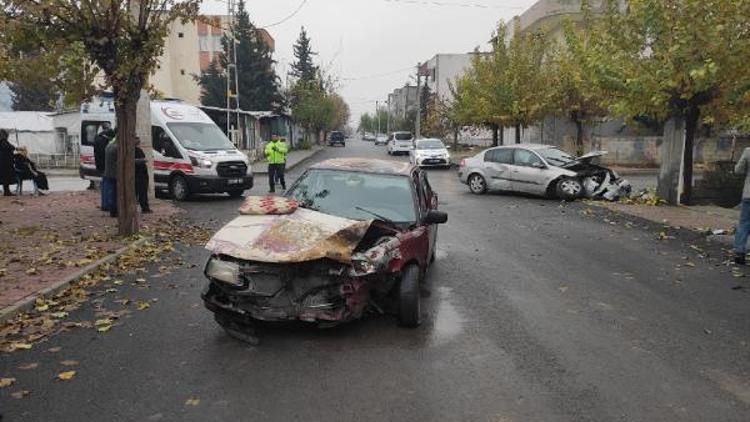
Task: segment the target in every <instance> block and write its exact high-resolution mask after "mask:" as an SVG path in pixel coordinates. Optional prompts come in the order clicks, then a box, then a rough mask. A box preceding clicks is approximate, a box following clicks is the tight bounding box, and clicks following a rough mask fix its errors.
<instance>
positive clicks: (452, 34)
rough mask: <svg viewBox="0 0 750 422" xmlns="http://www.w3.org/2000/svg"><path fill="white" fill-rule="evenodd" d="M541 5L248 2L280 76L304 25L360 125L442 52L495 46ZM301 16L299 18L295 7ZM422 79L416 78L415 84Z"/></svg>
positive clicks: (218, 8)
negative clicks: (508, 25)
mask: <svg viewBox="0 0 750 422" xmlns="http://www.w3.org/2000/svg"><path fill="white" fill-rule="evenodd" d="M535 2H536V0H435V1H432V0H246V5H247V6H246V7H247V9H248V11H249V12H250V19H251V20H252V21H253V23H255V24H256V25H257V26H259V27H265V26H267V25H272V24H274V23H278V22H280V21H283V22H282V23H278V24H277V25H274V26H271V27H269V28H267V29H268V31H269V32H270V33H271V35H272V36H273V37H274V38H275V40H276V53H275V55H274V57H275V59H276V60H277V61H278V62H279V69H278V70H279V76H280V77H281V78H282V80H284V78H285V74H286V68H287V67H288V64H289V63H290V62H291V61H292V60H293V57H294V56H293V53H292V51H293V50H292V45H293V44H294V41H295V40H296V39H297V37H298V36H299V31H300V27H302V26H304V27H305V29H306V30H307V33H308V35H309V36H310V38H311V39H312V46H313V49H314V50H315V51H317V52H318V56H317V59H318V62H319V64H321V65H322V67H323V68H325V69H328V70H329V71H330V72H333V73H334V74H335V75H337V76H338V78H339V80H340V81H341V82H340V83H341V87H340V89H339V92H340V93H341V94H342V95H343V96H344V98H345V99H346V101H347V102H348V103H349V106H350V107H351V109H352V124H353V125H354V126H356V124H357V123H358V121H359V115H360V114H361V113H363V112H366V111H369V110H374V108H375V100H380V101H384V100H385V99H386V98H387V95H388V93H389V92H391V91H393V90H394V89H395V88H398V87H400V86H403V85H404V84H405V83H406V82H407V81H409V80H410V76H411V75H414V73H415V72H416V70H415V68H416V65H417V63H418V62H423V61H426V60H428V59H430V58H431V57H432V56H434V55H435V54H437V53H466V52H470V51H472V50H473V49H474V48H475V47H477V46H479V47H480V48H482V49H486V48H487V41H488V40H489V39H490V37H491V35H492V32H493V30H494V29H495V26H496V25H497V22H498V21H499V20H501V19H503V20H509V19H510V18H512V17H513V16H515V15H518V14H520V13H522V12H523V11H524V10H526V8H528V7H529V6H531V5H532V4H534V3H535ZM298 9H299V11H298V12H297V13H296V14H294V12H295V10H298ZM202 11H203V13H206V14H226V12H227V6H226V3H224V2H223V1H220V0H204V5H203V8H202ZM411 80H412V81H415V79H413V77H412V79H411Z"/></svg>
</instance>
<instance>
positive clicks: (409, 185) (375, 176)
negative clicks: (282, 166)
mask: <svg viewBox="0 0 750 422" xmlns="http://www.w3.org/2000/svg"><path fill="white" fill-rule="evenodd" d="M256 199H257V198H256ZM252 200H253V199H252V198H249V199H248V201H252ZM283 200H286V201H287V203H286V204H282V206H279V205H278V201H279V199H278V198H277V199H272V198H265V199H263V200H261V205H262V206H261V208H259V210H255V211H254V212H248V214H252V215H241V216H239V217H237V218H236V219H235V220H233V221H232V222H230V223H229V224H227V225H226V226H225V227H224V228H222V229H221V230H220V231H219V232H217V233H216V235H215V236H214V237H213V238H212V239H211V241H210V242H209V243H208V245H207V246H206V247H207V248H208V249H210V250H211V251H212V256H211V258H210V259H209V261H208V262H207V264H206V269H205V274H206V276H207V277H208V279H209V280H210V283H209V286H208V288H207V290H206V291H205V292H204V294H203V299H204V302H205V304H206V307H207V308H208V309H209V310H211V311H213V312H214V314H215V317H216V321H217V322H218V323H219V324H220V325H222V326H223V327H224V328H225V329H226V330H227V332H228V333H229V334H231V335H233V336H235V337H239V338H241V339H243V340H246V341H251V342H252V341H255V340H257V338H256V337H255V334H254V329H255V327H256V323H257V322H259V321H267V322H280V321H304V322H309V323H315V324H317V325H319V326H331V325H336V324H340V323H342V322H347V321H351V320H354V319H357V318H360V317H362V316H363V315H364V314H365V312H367V311H368V310H374V311H376V312H379V313H382V312H383V310H384V309H393V310H394V311H395V313H396V314H397V316H398V319H399V321H400V323H401V324H402V325H404V326H409V327H416V326H418V325H419V324H420V322H421V295H420V285H421V284H422V282H423V280H424V277H425V274H426V272H427V268H428V266H429V265H430V263H431V262H432V261H433V260H434V258H435V243H436V240H437V225H438V224H441V223H445V222H446V221H447V218H448V216H447V214H445V213H443V212H441V211H438V209H437V208H438V198H437V194H436V193H435V192H433V190H432V188H431V187H430V184H429V181H428V180H427V174H426V173H425V172H424V171H422V170H420V169H419V168H417V167H415V166H413V165H411V164H409V163H402V162H392V161H382V160H371V159H367V160H365V159H334V160H328V161H324V162H322V163H319V164H316V165H314V166H312V167H311V168H310V169H308V170H307V171H306V172H305V173H304V174H303V175H302V176H300V178H299V179H298V180H297V181H296V182H295V183H294V184H293V185H292V186H291V187H290V189H289V190H288V192H287V195H286V198H285V199H283ZM262 201H266V202H265V203H264V202H262Z"/></svg>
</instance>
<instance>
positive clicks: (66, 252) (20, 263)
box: [0, 191, 182, 311]
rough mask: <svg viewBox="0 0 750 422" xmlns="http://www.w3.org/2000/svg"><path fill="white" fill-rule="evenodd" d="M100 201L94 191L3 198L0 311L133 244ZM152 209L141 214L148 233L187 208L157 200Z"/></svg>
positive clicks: (0, 209) (0, 199)
mask: <svg viewBox="0 0 750 422" xmlns="http://www.w3.org/2000/svg"><path fill="white" fill-rule="evenodd" d="M98 205H99V194H98V193H97V192H92V191H84V192H53V193H50V194H49V195H48V196H43V197H34V196H18V197H0V238H2V239H4V240H5V243H4V244H3V245H0V311H1V310H3V309H6V308H8V307H10V306H13V305H16V304H18V303H19V302H23V301H26V300H27V299H28V298H30V297H32V298H33V297H34V296H36V295H37V294H38V292H41V291H43V290H45V289H47V288H49V287H50V286H53V285H55V284H56V283H58V282H59V281H60V280H64V279H66V278H68V277H71V276H72V275H75V274H76V273H79V272H81V270H82V269H84V268H86V267H88V266H90V265H91V264H92V263H94V262H95V261H97V260H99V259H102V258H104V257H106V256H108V255H110V254H112V253H113V252H115V251H118V250H120V249H122V248H123V247H125V246H128V245H130V244H131V243H132V242H133V240H134V239H124V238H121V237H118V236H117V235H116V225H117V220H116V219H114V218H111V217H109V214H108V213H105V212H102V211H100V210H99V209H98ZM152 209H153V211H154V212H153V213H152V214H146V215H143V216H142V217H143V218H142V220H141V222H142V229H143V231H144V232H147V231H148V230H149V229H155V228H156V227H159V225H160V224H161V222H162V221H163V220H165V219H166V217H170V216H173V215H176V214H178V213H180V212H182V211H181V210H179V209H178V208H176V207H175V206H173V205H172V204H171V203H170V202H167V201H161V200H158V199H157V200H154V201H153V203H152Z"/></svg>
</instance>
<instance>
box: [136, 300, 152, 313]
mask: <svg viewBox="0 0 750 422" xmlns="http://www.w3.org/2000/svg"><path fill="white" fill-rule="evenodd" d="M136 307H137V308H138V310H139V311H143V310H146V309H148V308H150V307H151V304H150V303H148V302H142V301H138V303H137V304H136Z"/></svg>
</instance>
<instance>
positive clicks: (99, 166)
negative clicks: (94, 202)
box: [94, 122, 115, 211]
mask: <svg viewBox="0 0 750 422" xmlns="http://www.w3.org/2000/svg"><path fill="white" fill-rule="evenodd" d="M114 137H115V131H114V130H112V127H111V126H110V124H109V122H104V123H102V131H101V132H99V134H98V135H96V137H95V138H94V165H96V172H97V173H98V174H99V176H100V177H101V178H102V183H101V197H102V199H101V204H100V207H101V209H102V211H109V208H108V207H107V204H106V200H105V198H107V197H108V195H111V194H110V190H111V186H110V185H109V183H108V182H106V181H105V179H104V177H103V175H104V166H105V162H106V158H105V151H106V150H107V145H108V144H109V142H110V141H111V140H112V139H113V138H114Z"/></svg>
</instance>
